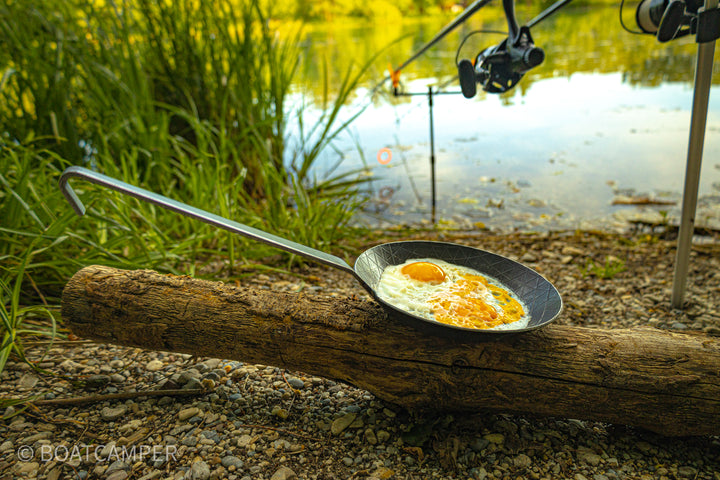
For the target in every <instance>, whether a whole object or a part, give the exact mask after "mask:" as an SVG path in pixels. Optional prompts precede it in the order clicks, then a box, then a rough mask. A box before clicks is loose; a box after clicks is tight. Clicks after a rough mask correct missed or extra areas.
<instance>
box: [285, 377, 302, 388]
mask: <svg viewBox="0 0 720 480" xmlns="http://www.w3.org/2000/svg"><path fill="white" fill-rule="evenodd" d="M287 381H288V383H289V384H290V386H291V387H293V388H295V389H297V390H300V389H301V388H304V387H305V382H303V381H302V380H301V379H299V378H295V377H289V378H288V379H287Z"/></svg>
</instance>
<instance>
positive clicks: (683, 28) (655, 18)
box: [621, 0, 720, 43]
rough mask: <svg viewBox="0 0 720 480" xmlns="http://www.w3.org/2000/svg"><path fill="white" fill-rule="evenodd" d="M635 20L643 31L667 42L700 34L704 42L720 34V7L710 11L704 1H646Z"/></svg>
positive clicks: (643, 1) (699, 37)
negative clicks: (704, 5)
mask: <svg viewBox="0 0 720 480" xmlns="http://www.w3.org/2000/svg"><path fill="white" fill-rule="evenodd" d="M621 18H622V17H621ZM635 22H636V23H637V25H638V27H640V30H642V33H648V34H651V35H655V36H656V37H657V39H658V41H659V42H663V43H664V42H669V41H670V40H674V39H676V38H680V37H684V36H686V35H690V34H697V37H698V40H697V41H698V42H701V43H702V42H707V41H711V40H716V39H717V38H718V36H719V35H720V31H719V29H718V25H720V10H718V9H717V8H714V9H711V10H707V11H706V10H705V9H704V8H703V2H702V0H642V1H641V2H640V3H639V4H638V7H637V10H636V11H635Z"/></svg>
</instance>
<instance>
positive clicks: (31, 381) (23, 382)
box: [18, 373, 40, 390]
mask: <svg viewBox="0 0 720 480" xmlns="http://www.w3.org/2000/svg"><path fill="white" fill-rule="evenodd" d="M39 380H40V379H39V378H38V377H37V375H33V374H32V373H26V374H25V375H23V376H22V377H20V381H19V382H18V383H19V385H20V388H23V389H25V390H31V389H32V388H33V387H35V385H37V383H38V381H39Z"/></svg>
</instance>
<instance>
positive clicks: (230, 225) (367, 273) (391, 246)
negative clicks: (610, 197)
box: [59, 167, 562, 338]
mask: <svg viewBox="0 0 720 480" xmlns="http://www.w3.org/2000/svg"><path fill="white" fill-rule="evenodd" d="M74 177H77V178H82V179H85V180H87V181H89V182H91V183H94V184H97V185H101V186H105V187H108V188H110V189H113V190H116V191H118V192H121V193H124V194H127V195H130V196H132V197H135V198H138V199H140V200H143V201H147V202H150V203H154V204H155V205H158V206H160V207H163V208H166V209H168V210H172V211H174V212H178V213H180V214H182V215H186V216H188V217H191V218H195V219H197V220H200V221H202V222H205V223H208V224H210V225H214V226H216V227H219V228H222V229H225V230H228V231H230V232H233V233H237V234H240V235H242V236H244V237H248V238H251V239H254V240H258V241H260V242H264V243H266V244H268V245H271V246H273V247H277V248H279V249H281V250H285V251H286V252H290V253H294V254H297V255H300V256H301V257H304V258H306V259H308V260H312V261H314V262H317V263H321V264H324V265H328V266H330V267H333V268H337V269H339V270H342V271H344V272H347V273H349V274H351V275H353V276H354V277H355V278H356V279H357V280H358V281H359V282H360V284H361V285H362V286H363V287H364V288H365V290H367V291H368V293H370V295H371V296H372V297H373V298H374V299H375V300H376V301H377V302H379V303H380V304H381V305H382V306H383V307H384V308H385V310H386V311H387V312H388V313H389V314H390V315H392V317H393V318H396V319H398V320H400V321H402V322H404V323H406V324H409V325H411V326H413V327H415V328H419V329H421V330H424V331H428V332H430V333H432V334H439V335H446V336H452V337H460V338H465V337H467V336H469V335H492V334H496V335H497V334H507V333H514V332H525V331H529V330H534V329H536V328H539V327H542V326H544V325H547V324H548V323H550V322H552V321H553V320H554V319H555V318H556V317H557V316H558V314H559V313H560V311H561V310H562V299H561V298H560V294H559V293H558V291H557V289H555V287H554V286H553V285H552V284H551V283H550V282H548V281H547V280H546V279H545V278H543V277H542V276H541V275H540V274H539V273H537V272H535V271H534V270H532V269H530V268H528V267H526V266H525V265H522V264H520V263H518V262H515V261H513V260H510V259H509V258H506V257H503V256H501V255H497V254H494V253H491V252H487V251H484V250H480V249H477V248H472V247H468V246H464V245H459V244H455V243H447V242H434V241H405V242H391V243H385V244H381V245H377V246H375V247H372V248H370V249H369V250H366V251H364V252H363V253H362V254H360V256H359V257H358V258H357V260H356V261H355V267H354V268H353V267H351V266H350V265H349V264H348V263H347V262H345V261H344V260H343V259H341V258H339V257H336V256H334V255H330V254H328V253H325V252H322V251H319V250H316V249H314V248H310V247H307V246H305V245H301V244H299V243H295V242H293V241H290V240H287V239H284V238H281V237H278V236H276V235H272V234H270V233H266V232H263V231H261V230H258V229H256V228H252V227H249V226H247V225H243V224H241V223H237V222H234V221H232V220H228V219H226V218H223V217H220V216H218V215H214V214H212V213H209V212H206V211H204V210H200V209H198V208H195V207H192V206H190V205H186V204H184V203H180V202H178V201H175V200H172V199H169V198H167V197H164V196H162V195H158V194H156V193H153V192H150V191H148V190H144V189H142V188H139V187H135V186H133V185H130V184H127V183H125V182H121V181H119V180H116V179H114V178H111V177H108V176H106V175H102V174H100V173H97V172H94V171H92V170H88V169H86V168H82V167H69V168H67V169H66V170H65V171H64V172H63V173H62V175H61V176H60V181H59V185H60V190H61V191H62V193H63V195H65V198H66V199H67V200H68V202H70V204H71V205H72V207H73V209H74V210H75V212H76V213H77V214H78V215H84V214H85V207H84V206H83V204H82V202H81V201H80V199H79V198H78V197H77V195H76V194H75V192H74V191H73V189H72V187H71V186H70V185H69V183H68V181H69V180H70V179H71V178H74ZM411 258H435V259H439V260H444V261H446V262H448V263H452V264H455V265H459V266H463V267H468V268H472V269H474V270H477V271H478V272H480V273H482V274H485V275H489V276H491V277H494V278H495V279H496V280H498V281H500V282H501V283H503V284H504V285H505V286H506V287H508V288H509V289H510V290H511V291H512V292H513V293H514V294H515V295H516V296H517V297H518V298H519V299H520V300H521V301H522V302H523V303H524V304H525V305H526V306H527V308H528V309H529V315H530V320H529V322H528V324H527V326H526V327H524V328H517V329H505V330H484V329H474V328H467V327H459V326H455V325H448V324H444V323H439V322H436V321H433V320H428V319H425V318H422V317H419V316H417V315H414V314H412V313H409V312H407V311H405V310H403V309H401V308H399V307H397V306H394V305H392V304H390V303H388V302H386V301H384V300H382V299H380V298H378V295H377V293H376V288H377V286H378V283H379V282H380V276H381V275H382V273H383V270H384V269H385V267H387V266H389V265H399V264H401V263H404V262H405V261H406V260H408V259H411Z"/></svg>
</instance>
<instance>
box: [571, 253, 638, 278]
mask: <svg viewBox="0 0 720 480" xmlns="http://www.w3.org/2000/svg"><path fill="white" fill-rule="evenodd" d="M625 270H627V267H626V266H625V262H624V261H623V260H621V259H619V258H615V257H609V256H608V257H605V262H604V263H596V262H595V261H594V260H592V259H588V260H587V262H586V263H585V266H584V267H580V271H581V272H582V275H583V277H587V276H590V275H592V276H594V277H596V278H602V279H604V280H610V279H612V278H614V277H615V276H616V275H617V274H618V273H621V272H624V271H625Z"/></svg>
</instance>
